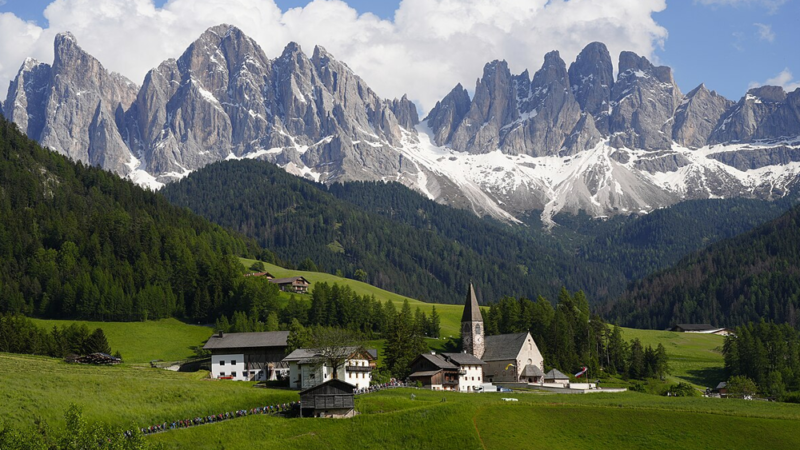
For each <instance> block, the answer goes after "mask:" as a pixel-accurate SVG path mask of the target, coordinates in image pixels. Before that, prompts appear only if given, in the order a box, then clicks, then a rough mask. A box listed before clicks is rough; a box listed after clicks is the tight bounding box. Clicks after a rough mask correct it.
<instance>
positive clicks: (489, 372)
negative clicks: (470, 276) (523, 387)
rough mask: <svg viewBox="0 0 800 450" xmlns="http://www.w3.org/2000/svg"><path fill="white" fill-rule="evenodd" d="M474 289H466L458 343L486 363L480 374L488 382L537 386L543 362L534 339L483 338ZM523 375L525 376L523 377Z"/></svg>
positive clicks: (524, 336)
mask: <svg viewBox="0 0 800 450" xmlns="http://www.w3.org/2000/svg"><path fill="white" fill-rule="evenodd" d="M484 330H485V328H484V326H483V316H482V315H481V311H480V307H479V306H478V299H477V297H476V296H475V288H473V286H472V283H470V285H469V291H468V292H467V299H466V302H465V304H464V314H463V315H462V316H461V342H462V345H463V348H464V350H465V351H466V352H467V353H469V354H471V355H473V356H475V357H476V358H478V359H480V360H481V361H483V362H485V363H486V365H484V366H483V374H484V377H485V379H486V381H487V382H489V383H494V382H520V381H527V380H528V379H531V380H534V381H531V382H533V383H540V382H541V378H539V377H540V376H541V375H540V374H543V371H544V358H543V357H542V353H541V352H540V351H539V347H537V345H536V342H534V340H533V337H531V334H530V333H528V332H527V331H526V332H524V333H514V334H500V335H495V336H487V337H486V338H484ZM523 374H524V375H523Z"/></svg>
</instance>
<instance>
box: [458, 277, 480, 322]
mask: <svg viewBox="0 0 800 450" xmlns="http://www.w3.org/2000/svg"><path fill="white" fill-rule="evenodd" d="M475 321H477V322H483V316H481V309H480V307H478V298H477V297H475V288H474V287H472V283H470V284H469V291H467V301H466V302H465V303H464V314H462V315H461V322H462V323H464V322H475Z"/></svg>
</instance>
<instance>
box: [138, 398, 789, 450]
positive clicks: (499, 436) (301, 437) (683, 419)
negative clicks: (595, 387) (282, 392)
mask: <svg viewBox="0 0 800 450" xmlns="http://www.w3.org/2000/svg"><path fill="white" fill-rule="evenodd" d="M412 394H413V396H414V397H415V398H414V399H412V398H411V396H412ZM504 397H506V398H508V397H511V398H516V399H517V400H518V401H516V402H506V401H503V400H502V398H504ZM356 408H357V410H358V411H359V412H360V415H358V416H357V417H355V418H353V419H349V420H329V419H285V418H281V417H268V416H251V417H247V418H243V419H237V420H234V421H230V422H226V423H222V424H217V425H210V426H203V427H196V428H191V429H186V430H178V431H174V432H169V433H163V434H159V435H156V436H153V437H151V438H149V439H151V440H152V441H155V442H158V443H162V444H164V445H165V446H166V447H167V448H196V449H218V448H225V449H245V448H251V447H252V446H253V445H254V443H258V446H259V447H263V448H291V449H318V448H330V449H339V448H343V449H344V448H381V449H434V448H435V449H482V448H483V449H511V448H522V449H535V448H551V449H577V448H590V447H589V446H597V447H598V448H622V449H639V448H659V447H661V448H677V449H699V448H721V449H725V448H730V449H744V448H770V449H784V448H786V449H793V448H797V447H798V445H800V435H798V434H797V433H796V429H797V427H798V426H800V406H797V405H785V404H763V403H760V402H746V401H741V400H717V399H696V398H695V399H692V398H669V399H667V398H665V397H656V396H651V395H647V394H637V393H623V394H593V395H564V394H558V395H556V394H524V393H513V394H458V393H442V392H431V391H423V390H413V389H397V390H392V391H384V392H379V393H376V394H369V395H365V396H361V397H359V398H357V401H356Z"/></svg>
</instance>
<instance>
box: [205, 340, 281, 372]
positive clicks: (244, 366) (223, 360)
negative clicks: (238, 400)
mask: <svg viewBox="0 0 800 450" xmlns="http://www.w3.org/2000/svg"><path fill="white" fill-rule="evenodd" d="M288 337H289V332H288V331H266V332H262V333H223V332H221V331H220V332H219V333H218V334H215V335H213V336H211V337H210V338H209V339H208V342H206V344H205V345H204V346H203V348H204V349H205V350H209V351H210V352H211V377H212V378H221V379H228V380H239V381H262V380H274V379H276V377H277V375H278V374H279V373H281V372H285V371H286V366H285V364H284V363H282V362H281V359H282V358H283V355H285V354H286V347H287V345H288V344H287V342H286V340H287V338H288Z"/></svg>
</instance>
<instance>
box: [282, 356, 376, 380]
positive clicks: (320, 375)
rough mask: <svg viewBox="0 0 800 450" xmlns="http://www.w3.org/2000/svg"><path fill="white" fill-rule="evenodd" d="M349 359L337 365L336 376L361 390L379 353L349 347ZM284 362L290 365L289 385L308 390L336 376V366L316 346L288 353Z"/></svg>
mask: <svg viewBox="0 0 800 450" xmlns="http://www.w3.org/2000/svg"><path fill="white" fill-rule="evenodd" d="M348 351H349V352H350V354H349V356H348V358H347V360H346V361H345V362H344V363H343V364H342V365H340V366H339V367H338V368H337V371H336V372H337V376H338V379H339V380H341V381H345V382H347V383H349V384H352V385H353V386H355V387H357V388H359V389H365V388H368V387H369V383H370V381H372V371H373V370H374V369H375V361H376V360H377V359H378V352H377V350H374V349H368V350H367V349H364V348H360V347H350V348H348ZM283 362H284V363H285V364H286V365H287V367H288V368H289V387H290V388H292V389H309V388H312V387H314V386H317V385H320V384H322V383H324V382H326V381H329V380H332V379H333V368H332V367H330V366H329V365H328V364H327V363H325V362H324V361H323V358H322V356H321V355H320V354H319V353H318V352H316V351H315V350H313V349H307V348H298V349H297V350H295V351H293V352H292V353H289V354H288V355H286V357H285V358H283Z"/></svg>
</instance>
